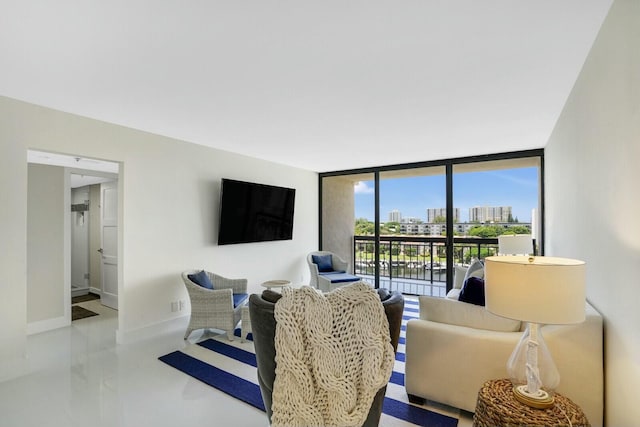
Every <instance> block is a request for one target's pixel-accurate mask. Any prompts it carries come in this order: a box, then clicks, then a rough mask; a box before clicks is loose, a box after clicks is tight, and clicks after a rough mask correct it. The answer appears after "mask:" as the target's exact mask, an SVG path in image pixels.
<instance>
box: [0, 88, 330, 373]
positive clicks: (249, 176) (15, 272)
mask: <svg viewBox="0 0 640 427" xmlns="http://www.w3.org/2000/svg"><path fill="white" fill-rule="evenodd" d="M0 120H1V121H0V159H2V160H0V196H1V197H2V200H3V202H4V203H6V206H5V207H3V209H2V210H1V212H2V213H1V214H0V235H2V236H3V238H2V239H0V240H1V241H2V242H3V243H2V244H3V247H2V254H3V255H2V257H0V293H1V294H2V296H3V298H2V301H3V303H2V305H3V306H2V307H0V308H2V309H1V310H0V312H1V313H2V321H1V322H0V341H1V342H2V343H3V345H2V350H0V357H3V358H4V359H7V360H8V359H12V362H11V363H18V362H19V360H18V362H16V359H21V357H22V355H23V354H24V346H25V339H24V337H25V330H26V230H27V226H26V211H27V162H26V156H27V149H28V148H31V149H37V150H43V151H52V152H60V153H63V154H77V155H81V156H84V157H93V158H99V159H105V160H111V161H116V162H121V169H120V170H121V173H120V180H119V189H120V206H122V217H121V218H120V219H121V221H120V223H121V237H122V238H121V241H120V247H119V250H120V256H121V273H120V277H119V281H120V286H121V289H119V295H120V307H121V311H120V313H119V314H120V316H119V326H118V337H119V339H120V340H122V341H127V340H128V337H130V336H135V332H136V331H137V330H139V329H140V328H145V327H147V326H152V325H158V324H162V322H165V321H168V320H171V319H172V318H175V317H178V316H181V315H183V314H185V313H180V312H178V313H171V311H170V308H171V305H170V302H171V301H174V300H178V299H187V300H188V297H187V294H186V292H185V290H184V288H183V287H184V285H183V284H182V282H181V280H180V272H181V271H183V270H185V269H190V268H206V269H210V270H213V271H216V272H218V273H220V274H222V275H225V276H228V277H245V278H247V279H249V283H250V289H249V290H250V291H251V292H258V291H260V290H261V287H260V285H259V284H260V283H261V282H262V281H265V280H268V279H289V280H292V281H294V282H299V281H301V280H303V281H304V280H305V275H307V277H308V273H307V272H306V268H307V267H306V264H305V255H306V253H308V252H309V251H311V250H314V249H316V248H317V242H318V236H317V234H318V218H317V217H318V190H317V188H318V177H317V174H316V173H314V172H309V171H305V170H300V169H296V168H291V167H286V166H282V165H279V164H275V163H270V162H266V161H262V160H258V159H253V158H249V157H245V156H240V155H235V154H231V153H228V152H223V151H219V150H214V149H210V148H207V147H203V146H199V145H195V144H189V143H185V142H181V141H177V140H173V139H170V138H166V137H161V136H158V135H152V134H149V133H145V132H140V131H136V130H132V129H129V128H124V127H121V126H116V125H111V124H108V123H103V122H98V121H95V120H90V119H86V118H82V117H79V116H75V115H72V114H66V113H63V112H59V111H54V110H51V109H47V108H44V107H39V106H35V105H31V104H27V103H23V102H19V101H15V100H11V99H8V98H4V97H0ZM222 177H227V178H235V179H241V180H246V181H255V182H261V183H265V184H273V185H283V186H287V187H291V188H295V189H296V190H297V191H296V212H295V217H294V229H293V240H289V241H278V242H265V243H255V244H243V245H229V246H221V247H219V246H217V244H216V238H217V221H218V201H219V192H220V179H221V178H222ZM5 208H6V209H5ZM9 249H10V250H9ZM5 254H6V255H5ZM306 280H308V279H306ZM5 344H6V345H5ZM0 366H2V368H0V369H2V370H4V368H5V367H8V366H10V363H9V362H7V363H0ZM3 374H5V375H7V374H8V370H7V371H4V372H3V371H0V379H1V378H2V377H3Z"/></svg>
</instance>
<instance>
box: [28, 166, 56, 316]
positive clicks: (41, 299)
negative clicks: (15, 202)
mask: <svg viewBox="0 0 640 427" xmlns="http://www.w3.org/2000/svg"><path fill="white" fill-rule="evenodd" d="M64 176H65V171H64V169H63V168H60V167H56V166H44V165H35V164H30V165H29V167H28V181H29V183H28V192H27V196H28V200H27V213H28V215H27V218H28V222H27V266H28V269H27V304H26V307H27V323H35V322H46V321H51V320H53V319H55V320H58V319H60V318H64V316H65V305H64V297H65V294H64V285H65V274H64V273H65V268H64V251H63V250H62V249H63V248H64V240H65V236H64V231H65V227H64V223H65V217H64V202H65V179H64Z"/></svg>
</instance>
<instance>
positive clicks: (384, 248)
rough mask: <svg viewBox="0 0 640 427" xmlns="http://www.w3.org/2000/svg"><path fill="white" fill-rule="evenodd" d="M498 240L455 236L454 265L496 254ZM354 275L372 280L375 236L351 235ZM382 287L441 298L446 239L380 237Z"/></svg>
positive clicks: (443, 288)
mask: <svg viewBox="0 0 640 427" xmlns="http://www.w3.org/2000/svg"><path fill="white" fill-rule="evenodd" d="M497 251H498V239H496V238H475V237H454V238H453V255H454V260H453V263H454V264H458V265H469V264H470V263H471V261H472V260H473V259H476V258H480V259H483V258H485V257H487V256H491V255H495V254H496V253H497ZM353 259H354V272H355V274H356V275H360V276H363V277H365V278H369V279H372V278H373V277H374V275H375V237H374V236H354V239H353ZM379 263H380V268H379V274H380V282H381V286H382V285H383V284H384V287H387V288H390V289H394V290H395V289H397V290H400V291H401V292H404V293H409V294H416V295H433V296H444V295H445V293H446V282H447V276H446V275H447V271H446V270H447V267H446V265H447V260H446V238H445V237H440V236H420V237H418V236H381V237H380V261H379Z"/></svg>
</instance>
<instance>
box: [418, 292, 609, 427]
mask: <svg viewBox="0 0 640 427" xmlns="http://www.w3.org/2000/svg"><path fill="white" fill-rule="evenodd" d="M458 293H459V292H452V293H451V294H450V295H449V298H433V297H428V296H421V297H419V302H420V317H419V319H412V320H409V321H408V323H407V332H406V362H405V363H406V364H405V374H406V375H405V387H406V392H407V394H408V395H409V399H410V401H412V402H416V403H420V402H421V401H423V400H424V399H426V400H431V401H435V402H440V403H443V404H446V405H450V406H453V407H456V408H460V409H463V410H465V411H470V412H473V411H474V410H475V407H476V401H477V394H478V390H480V387H481V386H482V384H483V383H484V382H486V381H487V380H490V379H497V378H506V377H507V372H506V363H507V360H508V358H509V356H510V355H511V352H512V351H513V349H514V348H515V346H516V344H517V342H518V341H519V340H520V338H521V336H522V331H523V330H524V326H525V325H523V324H521V322H519V321H516V320H512V319H506V318H503V317H499V316H496V315H494V314H492V313H490V312H489V311H488V310H486V309H485V308H484V306H481V305H474V304H469V303H467V302H462V301H458V300H457V299H455V296H456V295H457V294H458ZM585 310H586V319H585V321H584V322H583V323H579V324H575V325H544V326H542V327H541V331H542V334H543V337H544V339H545V341H546V343H547V346H548V347H549V350H550V351H551V354H552V357H553V360H554V361H555V363H556V366H557V368H558V371H559V372H560V385H559V386H558V388H557V389H556V391H557V392H558V393H561V394H563V395H564V396H566V397H568V398H570V399H571V400H573V401H574V402H575V403H576V404H578V405H579V406H580V407H581V408H582V410H583V411H584V413H585V414H586V416H587V418H588V419H589V421H590V423H591V425H592V426H599V425H602V422H603V420H602V416H603V397H604V396H603V393H604V386H603V381H604V379H603V321H602V317H601V316H600V314H599V313H598V312H597V311H596V310H595V309H594V308H593V307H592V306H591V305H589V304H588V303H585Z"/></svg>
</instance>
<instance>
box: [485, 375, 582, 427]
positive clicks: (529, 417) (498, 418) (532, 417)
mask: <svg viewBox="0 0 640 427" xmlns="http://www.w3.org/2000/svg"><path fill="white" fill-rule="evenodd" d="M473 426H474V427H497V426H500V427H516V426H517V427H524V426H531V427H533V426H554V427H563V426H567V427H568V426H573V427H578V426H581V427H590V424H589V421H588V420H587V417H586V416H585V415H584V413H583V412H582V409H580V407H579V406H578V405H576V404H575V403H573V402H572V401H571V400H569V399H568V398H566V397H564V396H562V395H561V394H558V393H556V394H555V404H554V405H553V406H552V407H551V408H547V409H536V408H531V407H529V406H527V405H524V404H522V403H520V402H518V401H517V400H516V399H515V398H514V397H513V386H512V385H511V381H509V380H508V379H500V380H490V381H487V382H486V383H484V384H483V385H482V388H481V389H480V391H479V392H478V403H477V404H476V411H475V413H474V415H473Z"/></svg>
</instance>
